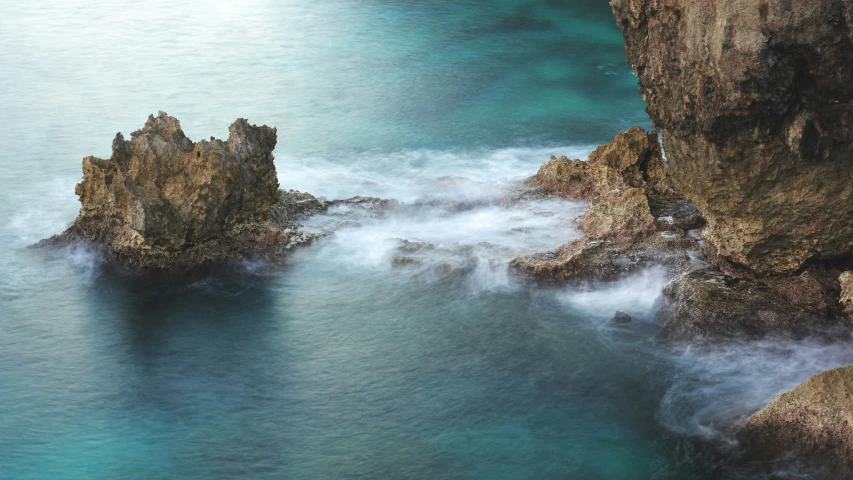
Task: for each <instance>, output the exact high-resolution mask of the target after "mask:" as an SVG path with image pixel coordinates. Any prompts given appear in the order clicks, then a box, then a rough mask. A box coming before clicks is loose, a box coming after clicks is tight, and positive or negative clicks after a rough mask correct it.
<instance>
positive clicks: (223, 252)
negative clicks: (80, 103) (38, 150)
mask: <svg viewBox="0 0 853 480" xmlns="http://www.w3.org/2000/svg"><path fill="white" fill-rule="evenodd" d="M275 145H276V130H275V129H274V128H270V127H266V126H262V127H258V126H254V125H250V124H249V122H248V121H246V120H245V119H238V120H237V121H235V122H234V123H233V124H232V125H231V127H230V128H229V136H228V139H227V140H226V141H222V140H217V139H214V138H212V137H211V139H210V141H206V140H202V141H200V142H196V143H194V142H192V141H191V140H190V139H188V138H187V137H186V136H185V135H184V132H183V131H182V130H181V126H180V123H179V122H178V120H177V119H176V118H174V117H170V116H168V115H167V114H166V113H164V112H160V113H159V114H158V115H157V116H156V117H155V116H153V115H152V116H150V117H149V118H148V121H147V122H146V123H145V126H144V127H143V128H142V129H141V130H137V131H135V132H133V133H132V134H131V136H130V140H125V138H124V137H123V136H122V135H121V133H119V134H117V135H116V137H115V140H113V145H112V156H111V157H110V158H109V159H101V158H97V157H86V158H84V159H83V181H82V182H81V183H79V184H78V185H77V187H76V190H75V191H76V193H77V195H78V196H79V197H80V203H81V204H82V207H81V209H80V214H79V216H78V217H77V219H76V220H75V221H74V223H73V224H72V225H71V226H70V227H69V228H68V229H67V230H66V231H65V232H64V233H62V234H61V235H58V236H56V237H53V238H51V239H48V240H46V241H43V242H42V244H45V243H61V242H72V241H85V242H89V243H91V244H93V245H95V246H96V247H98V248H99V249H101V250H103V251H104V252H105V253H106V254H107V255H108V256H110V257H112V258H113V259H115V260H118V261H119V262H120V263H122V264H124V265H125V266H128V267H130V268H134V269H142V270H169V269H177V268H189V267H194V266H197V265H201V264H205V263H211V262H219V261H225V260H228V259H232V258H237V257H240V256H243V255H246V254H252V255H254V254H257V255H266V254H275V252H276V250H277V249H278V248H279V247H280V246H282V245H283V244H286V243H287V240H288V236H287V234H286V233H285V232H283V231H282V230H281V229H277V228H274V227H272V226H271V225H270V224H269V218H270V210H271V208H272V206H273V205H274V204H276V202H278V201H279V190H278V179H277V176H276V171H275V165H274V164H273V155H272V151H273V149H274V148H275Z"/></svg>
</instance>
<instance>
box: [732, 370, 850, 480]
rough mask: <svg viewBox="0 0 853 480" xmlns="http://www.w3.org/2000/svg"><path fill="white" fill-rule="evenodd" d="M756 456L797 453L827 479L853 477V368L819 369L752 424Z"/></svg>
mask: <svg viewBox="0 0 853 480" xmlns="http://www.w3.org/2000/svg"><path fill="white" fill-rule="evenodd" d="M743 436H744V439H745V441H746V444H747V446H748V449H749V451H750V453H751V454H753V455H758V456H763V457H780V456H783V455H791V454H793V455H796V456H798V457H800V458H802V459H805V460H807V461H808V462H810V463H812V464H814V465H816V466H817V467H818V468H819V469H820V470H821V473H822V474H824V475H826V477H825V478H853V366H847V367H841V368H837V369H835V370H829V371H826V372H822V373H819V374H817V375H815V376H813V377H811V378H809V379H808V380H806V381H805V382H804V383H802V384H800V385H799V386H797V387H795V388H794V389H793V390H790V391H788V392H786V393H783V394H781V395H779V396H778V397H776V398H775V399H774V400H773V401H772V402H770V403H769V404H768V405H767V406H766V407H764V408H763V409H761V410H760V411H758V412H757V413H755V414H754V415H753V416H752V417H750V419H749V420H748V421H747V422H746V425H745V426H744V429H743Z"/></svg>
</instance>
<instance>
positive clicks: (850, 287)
mask: <svg viewBox="0 0 853 480" xmlns="http://www.w3.org/2000/svg"><path fill="white" fill-rule="evenodd" d="M838 281H839V283H840V284H841V295H840V297H841V305H842V306H843V307H844V312H845V313H847V315H850V316H851V317H853V271H847V272H844V273H842V274H841V275H840V276H839V277H838Z"/></svg>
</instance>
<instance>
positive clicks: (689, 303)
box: [658, 268, 837, 342]
mask: <svg viewBox="0 0 853 480" xmlns="http://www.w3.org/2000/svg"><path fill="white" fill-rule="evenodd" d="M809 299H810V297H809ZM796 300H797V299H792V298H790V297H787V296H785V295H784V294H783V293H781V292H780V291H778V290H776V289H774V288H772V287H771V286H770V285H768V284H766V283H764V282H763V281H760V280H751V279H743V278H737V277H733V276H731V275H727V274H724V273H722V272H720V271H717V270H715V269H713V268H706V269H702V270H697V271H693V272H689V273H687V274H685V275H683V276H681V277H679V278H677V279H675V280H673V281H672V282H670V283H669V284H668V285H667V286H666V287H665V288H664V290H663V294H662V296H661V310H660V314H659V317H658V318H659V322H660V324H661V329H660V335H661V336H662V337H663V338H666V339H667V340H671V341H675V342H681V341H696V340H703V341H710V342H717V341H720V340H726V339H744V338H753V339H757V338H761V337H764V336H766V335H770V334H782V335H792V336H795V337H800V336H804V335H807V334H809V333H812V332H815V331H820V330H822V329H824V328H825V327H828V326H830V325H835V324H837V316H836V315H834V314H833V313H832V312H829V311H827V310H826V308H825V307H824V305H820V304H815V303H809V302H802V301H796Z"/></svg>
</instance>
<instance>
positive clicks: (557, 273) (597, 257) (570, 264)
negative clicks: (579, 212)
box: [510, 235, 696, 282]
mask: <svg viewBox="0 0 853 480" xmlns="http://www.w3.org/2000/svg"><path fill="white" fill-rule="evenodd" d="M695 246H696V243H695V240H692V239H690V238H687V237H684V236H681V235H679V236H677V237H675V238H666V237H663V236H660V235H658V236H657V237H655V236H648V237H643V238H641V239H637V240H636V241H614V240H586V237H581V238H579V239H577V240H575V241H573V242H571V243H568V244H566V245H563V246H562V247H560V248H558V249H557V250H555V251H553V252H544V253H534V254H529V255H522V256H519V257H517V258H514V259H513V260H512V262H510V265H511V266H512V267H513V268H514V269H516V270H517V271H519V272H521V273H522V274H524V275H528V276H531V277H534V278H536V279H540V280H545V281H553V282H567V281H599V282H610V281H615V280H618V279H620V278H622V277H624V276H626V275H628V274H630V273H634V272H638V271H640V270H643V269H646V268H650V267H653V266H663V267H665V268H666V269H667V271H668V272H669V273H670V274H671V275H676V274H678V273H681V272H683V271H685V270H687V269H689V268H690V265H691V264H692V260H691V257H690V255H688V250H689V249H690V248H693V247H695Z"/></svg>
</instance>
